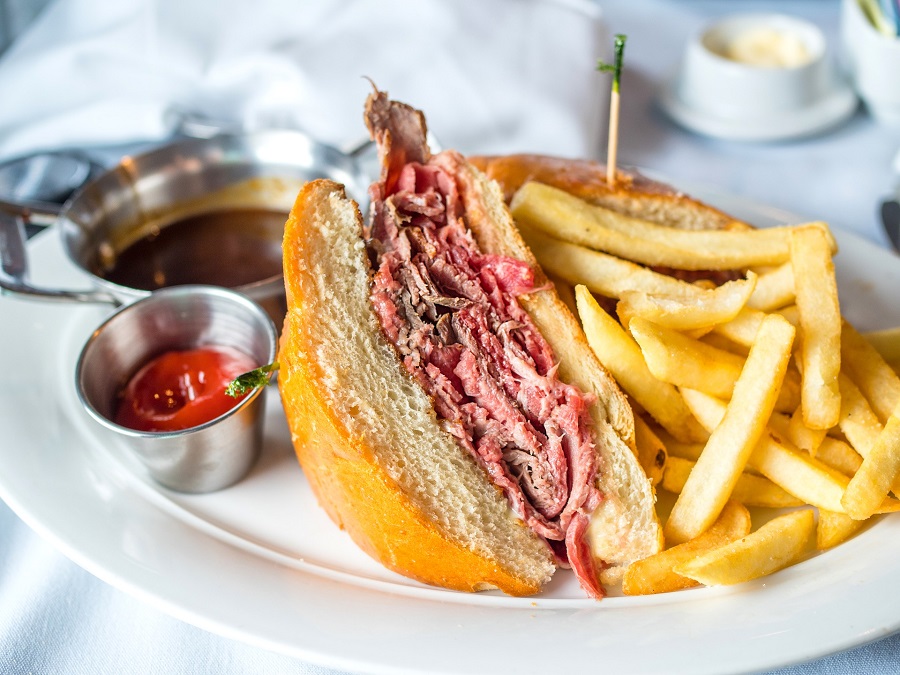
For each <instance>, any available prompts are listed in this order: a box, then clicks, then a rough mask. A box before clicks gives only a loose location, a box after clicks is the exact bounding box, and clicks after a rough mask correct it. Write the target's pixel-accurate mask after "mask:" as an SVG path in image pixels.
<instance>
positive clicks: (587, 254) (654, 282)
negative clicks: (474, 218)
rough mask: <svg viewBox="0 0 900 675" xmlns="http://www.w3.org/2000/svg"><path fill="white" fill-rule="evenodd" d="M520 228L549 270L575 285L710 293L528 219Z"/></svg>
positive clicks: (611, 291)
mask: <svg viewBox="0 0 900 675" xmlns="http://www.w3.org/2000/svg"><path fill="white" fill-rule="evenodd" d="M519 231H520V232H521V233H522V237H523V238H524V239H525V242H526V243H527V244H528V246H529V247H530V248H531V250H532V251H534V253H535V256H536V257H537V260H538V262H539V263H540V265H541V267H542V268H543V269H544V271H545V272H547V273H548V274H551V275H553V276H557V277H560V278H561V279H565V280H566V281H568V282H570V283H572V284H573V285H574V284H583V285H585V286H587V287H588V288H589V289H590V290H591V291H593V292H594V293H597V294H599V295H603V296H606V297H608V298H618V297H619V296H620V295H621V294H622V293H623V292H626V291H643V292H644V293H652V294H654V295H672V296H676V297H678V296H682V295H683V296H685V297H692V296H693V297H701V296H702V295H703V294H704V293H709V291H707V290H704V289H702V288H699V287H697V286H694V285H692V284H689V283H686V282H684V281H680V280H678V279H675V278H674V277H670V276H666V275H665V274H659V273H658V272H654V271H653V270H650V269H648V268H646V267H641V266H640V265H636V264H635V263H633V262H630V261H628V260H622V259H621V258H616V257H615V256H612V255H609V254H607V253H600V252H599V251H594V250H592V249H589V248H585V247H584V246H579V245H577V244H572V243H569V242H567V241H562V240H560V239H555V238H554V237H551V236H549V235H547V234H544V233H543V232H540V231H538V230H534V229H532V228H530V227H527V226H526V225H525V224H524V223H520V224H519Z"/></svg>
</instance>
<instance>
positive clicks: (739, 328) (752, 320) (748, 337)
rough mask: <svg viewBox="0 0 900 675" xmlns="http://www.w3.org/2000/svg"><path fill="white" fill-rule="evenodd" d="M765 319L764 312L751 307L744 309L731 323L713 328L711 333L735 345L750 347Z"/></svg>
mask: <svg viewBox="0 0 900 675" xmlns="http://www.w3.org/2000/svg"><path fill="white" fill-rule="evenodd" d="M765 318H766V313H765V312H763V311H760V310H758V309H753V308H751V307H744V308H743V309H742V310H741V311H740V312H738V315H737V316H736V317H735V318H734V319H732V320H731V321H729V322H727V323H722V324H719V325H717V326H715V327H714V328H713V333H715V334H717V335H721V336H722V337H725V338H728V339H729V340H731V341H732V342H734V343H736V344H739V345H743V346H744V347H750V346H751V345H752V344H753V341H754V340H755V339H756V334H757V333H758V332H759V327H760V326H761V325H762V322H763V319H765Z"/></svg>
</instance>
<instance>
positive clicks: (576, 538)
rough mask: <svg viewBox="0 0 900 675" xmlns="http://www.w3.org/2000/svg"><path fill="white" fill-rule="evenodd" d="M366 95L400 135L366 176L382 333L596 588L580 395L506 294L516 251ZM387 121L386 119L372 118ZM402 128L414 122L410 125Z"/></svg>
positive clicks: (400, 124)
mask: <svg viewBox="0 0 900 675" xmlns="http://www.w3.org/2000/svg"><path fill="white" fill-rule="evenodd" d="M375 108H376V109H377V110H379V112H378V116H377V117H374V118H372V119H370V125H371V128H373V130H374V131H375V135H376V138H379V135H380V137H381V138H382V139H385V138H386V139H389V143H390V144H391V146H392V147H393V148H394V149H395V151H396V149H397V148H402V149H403V150H402V152H401V153H400V154H401V155H402V158H403V159H404V160H405V161H404V162H403V163H402V164H401V163H400V162H396V161H393V160H394V159H396V158H388V161H387V163H386V164H385V166H386V167H387V168H386V172H385V174H383V176H382V179H383V180H382V181H381V182H380V183H378V184H376V185H374V186H373V187H372V189H371V195H372V207H371V208H372V213H371V220H370V222H369V225H368V226H367V231H366V240H367V246H368V249H369V254H370V257H371V258H372V260H373V263H374V268H375V274H374V275H373V284H372V289H371V299H372V303H373V307H374V308H375V311H376V314H377V315H378V318H379V320H380V322H381V325H382V328H383V330H384V333H385V335H386V336H387V337H388V339H389V340H390V342H391V343H392V344H393V345H394V346H395V347H396V349H397V352H398V354H399V355H400V357H401V359H402V361H403V364H404V366H405V368H406V369H407V371H408V372H409V373H410V375H411V376H412V377H414V378H415V379H416V380H417V381H418V382H419V383H420V384H421V386H422V387H423V388H424V389H425V391H426V392H427V393H428V394H429V395H430V396H431V398H432V400H433V401H434V406H435V411H436V413H437V415H438V417H439V419H440V422H441V424H442V426H443V428H444V429H445V430H446V431H447V432H448V433H450V434H452V435H453V436H454V437H455V438H456V439H457V441H458V442H459V444H460V445H461V446H462V447H463V448H465V449H466V450H467V451H468V452H469V453H470V454H471V455H472V456H473V457H474V458H475V460H476V461H477V462H478V463H479V464H480V465H481V466H482V467H483V468H484V470H485V472H486V473H487V475H488V476H489V477H490V479H491V480H492V481H493V483H494V484H495V485H496V486H497V487H498V488H499V489H501V490H502V491H503V492H504V494H505V495H506V497H507V499H508V500H509V503H510V505H511V507H512V509H513V510H514V512H515V513H516V514H517V515H518V516H519V517H520V518H522V520H523V521H524V522H525V523H526V524H527V525H528V526H529V527H531V528H532V530H533V531H534V532H535V533H537V534H538V535H539V536H541V537H543V538H545V539H546V540H547V541H548V544H549V545H550V546H551V549H552V550H553V551H554V553H555V554H556V555H557V557H558V559H559V561H560V563H561V564H566V565H570V566H571V567H572V568H573V570H574V571H575V573H576V575H577V577H578V579H579V581H580V583H581V585H582V586H583V587H584V588H585V590H586V591H587V592H588V593H589V594H591V595H593V596H595V597H600V596H602V594H603V591H602V589H601V588H600V586H599V582H598V580H597V575H596V570H595V568H594V563H593V560H592V558H591V555H590V551H589V547H588V546H587V543H586V541H585V531H586V529H587V523H588V515H589V514H590V512H591V511H592V510H593V509H594V508H595V507H596V506H597V504H598V503H599V500H600V498H601V496H600V495H599V493H598V491H597V488H596V472H597V467H596V451H595V448H594V444H593V431H592V425H591V418H590V413H589V406H590V404H591V398H590V397H589V396H588V395H586V394H584V393H582V392H581V391H579V390H578V389H577V388H575V387H573V386H571V385H568V384H566V383H564V382H562V381H560V380H559V378H558V377H557V375H556V366H555V362H554V357H553V352H552V350H551V348H550V346H549V344H548V343H547V341H546V340H545V339H544V338H543V337H542V336H541V335H540V333H539V331H538V330H537V328H536V327H535V325H534V323H533V322H532V320H531V318H530V317H529V316H528V314H527V313H526V312H525V311H524V309H522V307H521V305H520V304H519V302H518V300H517V296H519V295H522V294H523V293H528V292H532V291H535V290H537V289H536V288H535V283H534V273H533V271H532V270H531V269H530V268H529V267H528V265H526V264H525V263H523V262H521V261H519V260H516V259H513V258H505V257H502V256H496V255H485V254H482V253H481V252H480V250H479V248H478V246H477V244H476V242H475V240H474V239H473V237H472V235H471V233H470V232H469V230H468V229H467V227H466V224H465V218H464V214H463V212H462V203H461V200H460V197H459V192H458V188H457V184H456V178H455V176H454V175H453V174H452V173H451V172H450V171H449V170H448V168H447V167H452V166H454V165H455V164H458V162H460V161H461V158H458V157H451V159H452V161H446V160H447V158H446V157H443V158H442V156H441V155H438V156H435V157H431V156H430V154H429V153H428V152H427V149H426V150H421V149H418V150H417V149H416V148H415V147H414V146H415V145H416V143H417V142H419V141H424V122H423V121H422V120H420V119H419V118H415V119H412V120H402V121H398V120H397V118H396V115H393V116H392V115H391V114H389V113H387V112H385V111H384V110H382V109H381V108H380V107H379V106H378V105H377V103H376V105H375ZM401 117H402V115H401ZM386 121H387V122H389V123H390V124H392V125H394V126H391V127H390V128H389V129H383V128H382V127H381V126H380V125H382V124H384V123H386ZM420 122H421V124H422V126H421V127H420V126H419V123H420ZM404 129H405V130H409V129H413V132H412V138H410V137H407V136H404V131H403V130H404ZM410 157H413V158H415V159H413V160H409V158H410Z"/></svg>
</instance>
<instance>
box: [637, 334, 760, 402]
mask: <svg viewBox="0 0 900 675" xmlns="http://www.w3.org/2000/svg"><path fill="white" fill-rule="evenodd" d="M628 328H629V330H630V332H631V335H632V337H634V339H635V341H637V343H638V345H639V346H640V348H641V352H642V354H643V355H644V360H645V361H646V362H647V367H648V368H649V369H650V372H651V373H653V376H654V377H656V378H658V379H660V380H662V381H663V382H669V383H671V384H674V385H676V386H678V387H689V388H691V389H699V390H700V391H705V392H706V393H708V394H711V395H712V396H717V397H719V398H731V393H732V391H734V383H735V382H737V379H738V377H739V376H740V374H741V368H743V366H744V359H743V358H741V357H740V356H736V355H735V354H730V353H728V352H725V351H722V350H720V349H716V348H715V347H711V346H710V345H707V344H705V343H703V342H700V341H698V340H694V339H693V338H689V337H687V336H685V335H682V334H681V333H678V332H677V331H674V330H671V329H669V328H665V327H663V326H660V325H658V324H655V323H653V322H651V321H647V320H646V319H644V318H642V317H634V318H633V319H632V320H631V323H629V324H628Z"/></svg>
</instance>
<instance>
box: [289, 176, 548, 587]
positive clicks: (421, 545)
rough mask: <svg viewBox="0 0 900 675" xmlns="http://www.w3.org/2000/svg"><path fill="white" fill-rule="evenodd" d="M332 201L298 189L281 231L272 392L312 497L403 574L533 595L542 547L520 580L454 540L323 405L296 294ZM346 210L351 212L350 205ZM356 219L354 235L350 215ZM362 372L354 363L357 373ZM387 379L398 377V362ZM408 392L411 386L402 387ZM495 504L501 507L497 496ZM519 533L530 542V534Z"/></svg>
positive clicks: (335, 193) (304, 285)
mask: <svg viewBox="0 0 900 675" xmlns="http://www.w3.org/2000/svg"><path fill="white" fill-rule="evenodd" d="M334 199H337V200H341V201H343V200H344V199H345V196H344V190H343V187H342V186H340V185H338V184H336V183H333V182H331V181H325V180H318V181H313V182H312V183H309V184H307V185H306V186H304V188H303V189H302V190H301V192H300V194H299V195H298V197H297V201H296V203H295V206H294V208H293V210H292V211H291V214H290V217H289V219H288V221H287V224H286V226H285V265H284V274H285V286H286V289H287V295H288V306H289V312H288V315H287V318H286V319H285V325H284V331H283V334H282V339H281V348H280V354H279V361H280V363H281V369H280V373H279V388H280V390H281V396H282V401H283V404H284V408H285V412H286V414H287V418H288V422H289V425H290V430H291V436H292V439H293V443H294V448H295V450H296V453H297V457H298V459H299V461H300V464H301V465H302V467H303V469H304V472H305V474H306V476H307V478H308V479H309V482H310V485H311V487H312V489H313V491H314V492H315V494H316V497H317V498H318V500H319V502H320V503H321V505H322V506H323V508H324V509H325V510H326V511H327V513H328V515H329V516H330V517H331V518H332V519H333V520H334V521H335V522H336V523H337V524H338V525H340V526H341V527H342V528H343V529H345V530H346V531H347V532H348V534H349V535H350V536H351V537H352V539H353V540H354V541H355V542H356V543H357V545H359V546H360V547H361V548H362V549H363V550H364V551H366V553H368V554H369V555H370V556H372V557H373V558H375V559H376V560H379V561H380V562H381V563H382V564H384V565H385V566H386V567H388V568H390V569H392V570H395V571H397V572H399V573H401V574H403V575H405V576H409V577H412V578H414V579H417V580H419V581H422V582H424V583H427V584H433V585H438V586H443V587H445V588H450V589H456V590H461V591H477V590H482V589H484V588H489V587H496V588H499V589H500V590H502V591H504V592H505V593H508V594H510V595H530V594H533V593H536V592H537V591H538V590H540V586H541V585H542V583H543V582H544V581H546V578H547V577H548V576H549V572H550V571H552V564H551V563H550V562H549V556H548V554H547V553H546V552H544V551H543V544H538V543H535V544H534V546H535V548H534V549H533V551H534V552H532V555H534V556H535V557H536V558H537V563H536V565H535V566H536V567H540V565H544V566H545V569H546V573H545V575H544V576H539V577H537V578H523V576H521V575H519V574H517V573H515V572H513V571H512V570H511V569H510V568H509V566H507V565H505V564H504V563H503V562H501V561H498V560H496V559H494V558H491V557H490V556H489V555H486V554H485V553H483V552H482V553H479V552H476V551H474V550H472V549H471V548H468V547H466V546H465V545H463V544H462V543H460V542H459V541H456V540H455V539H454V538H453V537H452V536H451V535H450V534H449V533H448V532H446V531H445V530H444V529H442V528H441V527H439V526H438V525H437V524H436V523H435V521H434V519H433V518H432V517H430V516H429V515H428V514H426V513H424V512H423V510H422V508H421V507H420V506H418V505H416V504H415V503H414V500H413V499H411V498H410V496H409V495H408V494H406V492H405V491H404V488H403V486H401V485H400V483H399V482H398V481H397V480H396V478H395V477H394V476H391V475H389V472H388V471H387V470H386V469H385V467H383V466H381V465H380V464H379V462H378V460H377V455H378V450H379V449H378V448H376V447H373V445H372V442H371V440H370V439H366V438H365V437H363V436H361V435H360V434H358V433H356V432H355V431H354V430H353V429H351V425H350V424H348V420H346V419H345V418H344V416H343V415H342V414H340V413H339V412H338V411H336V410H335V407H334V401H333V400H332V398H331V395H333V393H334V389H335V385H334V384H333V383H332V382H331V381H330V379H329V378H330V376H329V374H328V373H326V372H325V370H324V367H323V363H321V362H320V359H319V357H320V356H322V354H323V345H322V344H321V343H318V342H317V341H316V339H315V338H311V337H310V336H315V335H316V334H317V330H316V328H315V324H316V323H317V322H319V321H321V320H322V317H321V316H320V315H319V313H318V311H317V310H316V308H315V306H314V303H313V302H312V301H311V300H310V299H308V298H306V297H304V292H305V289H315V288H321V280H320V279H316V278H315V274H316V272H315V269H314V266H313V265H311V264H310V260H311V259H312V258H313V257H314V256H316V255H319V253H317V252H316V251H315V250H313V249H315V248H317V247H318V248H319V250H321V246H322V242H321V241H319V242H316V241H315V238H316V237H317V236H318V234H317V229H316V226H315V223H316V221H317V219H322V218H325V217H328V214H325V215H323V214H322V213H320V212H319V209H320V208H321V207H322V205H323V204H327V203H328V202H329V200H334ZM343 203H344V204H347V203H348V202H343ZM349 203H350V204H352V206H353V209H354V210H355V209H356V205H355V204H353V203H352V202H349ZM356 217H357V219H358V221H359V222H358V226H359V228H361V226H362V223H361V218H360V216H359V215H358V211H357V214H356ZM308 300H310V301H309V302H308ZM326 349H327V347H326ZM365 367H366V366H365V365H364V364H360V368H365ZM397 376H398V377H401V376H402V377H405V373H403V374H402V375H401V367H400V364H399V362H398V363H397ZM332 379H333V376H332ZM408 386H417V385H415V384H414V383H413V382H412V380H409V383H408ZM329 392H331V393H329ZM434 425H435V426H436V425H437V422H436V421H434ZM440 433H443V432H440ZM386 442H387V441H386ZM461 452H462V451H461V450H460V453H461ZM476 468H477V467H476ZM484 480H487V479H486V478H485V479H484ZM497 499H498V500H502V499H503V498H502V495H499V494H498V495H497ZM503 507H504V508H506V506H505V503H504V505H503ZM493 527H495V528H497V529H501V530H502V529H503V528H511V529H516V528H518V529H519V530H521V532H523V533H524V532H527V530H526V529H525V528H524V527H523V526H521V524H519V523H518V522H514V521H512V520H510V521H509V522H507V521H505V520H503V519H502V518H501V519H499V520H497V519H496V518H495V520H494V522H493ZM514 534H515V535H517V536H520V537H521V536H522V534H521V533H519V532H516V533H514ZM526 536H527V537H528V538H529V540H530V539H534V540H536V539H537V538H536V537H535V536H534V535H533V534H532V533H530V532H527V535H526ZM526 543H527V542H526ZM541 556H544V559H543V560H542V559H541Z"/></svg>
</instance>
